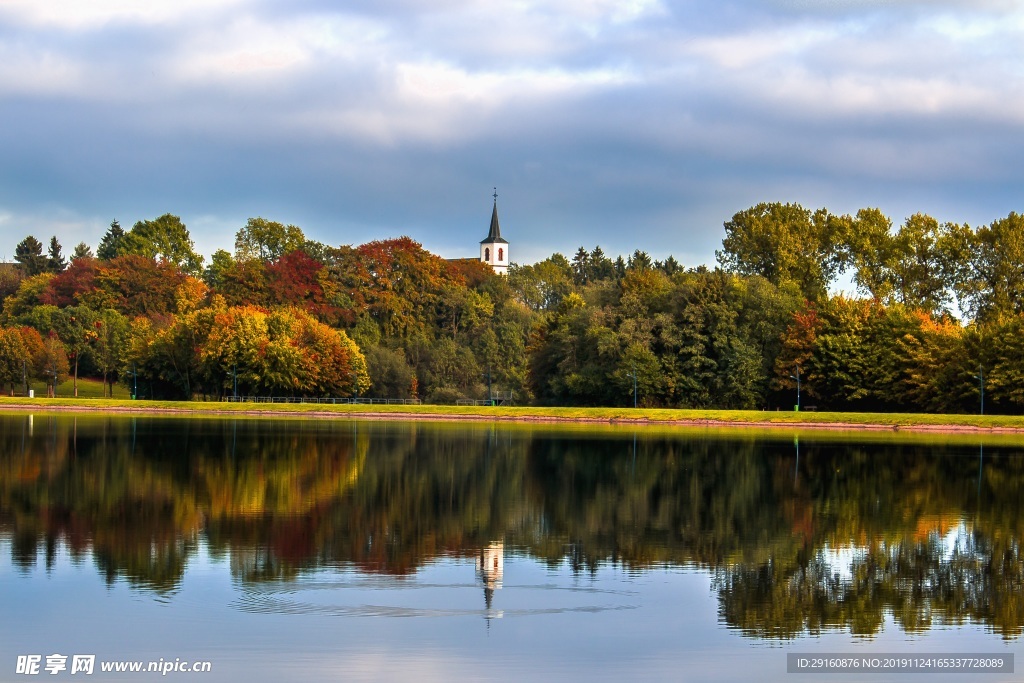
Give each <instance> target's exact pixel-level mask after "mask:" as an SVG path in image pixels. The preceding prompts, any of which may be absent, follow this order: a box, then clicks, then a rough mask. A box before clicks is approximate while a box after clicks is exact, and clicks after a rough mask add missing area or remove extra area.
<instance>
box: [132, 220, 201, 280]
mask: <svg viewBox="0 0 1024 683" xmlns="http://www.w3.org/2000/svg"><path fill="white" fill-rule="evenodd" d="M121 251H122V253H124V254H137V255H139V256H144V257H146V258H151V259H157V260H162V261H166V262H168V263H172V264H174V265H175V266H177V267H178V268H180V269H181V270H182V271H183V272H185V273H188V274H190V275H197V276H198V275H199V274H200V273H201V271H202V265H203V257H202V256H200V255H199V254H197V253H196V252H195V245H194V244H193V243H192V238H191V236H190V235H189V232H188V228H186V227H185V224H184V223H182V222H181V219H180V218H179V217H177V216H174V215H172V214H169V213H167V214H164V215H163V216H160V217H158V218H155V219H153V220H151V221H139V222H137V223H136V224H135V225H134V226H133V227H132V229H131V232H129V233H128V234H127V235H125V236H124V238H123V239H122V242H121Z"/></svg>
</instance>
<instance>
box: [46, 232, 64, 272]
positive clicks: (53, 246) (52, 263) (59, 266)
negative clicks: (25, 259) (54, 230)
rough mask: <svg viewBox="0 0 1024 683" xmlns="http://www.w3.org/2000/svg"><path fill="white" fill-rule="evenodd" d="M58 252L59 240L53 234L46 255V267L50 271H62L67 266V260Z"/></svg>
mask: <svg viewBox="0 0 1024 683" xmlns="http://www.w3.org/2000/svg"><path fill="white" fill-rule="evenodd" d="M60 252H61V246H60V242H58V241H57V236H56V235H54V236H53V237H51V238H50V249H49V251H48V252H47V257H46V269H47V270H48V271H50V272H51V273H63V272H64V269H65V268H67V267H68V262H67V260H66V259H65V258H64V257H63V256H62V255H61V253H60Z"/></svg>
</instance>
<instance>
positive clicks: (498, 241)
mask: <svg viewBox="0 0 1024 683" xmlns="http://www.w3.org/2000/svg"><path fill="white" fill-rule="evenodd" d="M480 260H481V261H483V262H484V263H487V264H490V266H491V268H493V269H494V272H495V273H497V274H498V275H505V274H506V273H508V260H509V259H508V240H505V239H502V237H501V227H500V226H499V225H498V189H497V188H495V189H494V210H493V211H491V230H490V232H488V233H487V237H485V238H484V239H482V240H480Z"/></svg>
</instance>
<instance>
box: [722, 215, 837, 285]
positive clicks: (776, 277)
mask: <svg viewBox="0 0 1024 683" xmlns="http://www.w3.org/2000/svg"><path fill="white" fill-rule="evenodd" d="M848 225H849V223H848V221H844V220H837V219H836V217H834V216H832V215H831V214H829V212H828V211H827V210H825V209H818V210H817V211H814V212H811V211H809V210H808V209H805V208H804V207H802V206H800V205H799V204H780V203H771V204H758V205H757V206H754V207H752V208H750V209H746V210H744V211H740V212H739V213H737V214H735V215H734V216H733V217H732V220H730V221H727V222H726V223H725V233H726V234H725V239H723V240H722V249H721V250H719V251H716V252H715V255H716V257H717V258H718V262H719V263H720V264H721V265H722V267H723V268H725V269H726V270H729V271H732V272H736V273H740V274H743V275H760V276H762V277H764V278H766V279H767V280H768V281H770V282H771V283H772V284H774V285H776V286H783V285H785V284H786V283H787V282H789V283H795V284H796V286H797V287H798V288H799V290H800V292H802V293H803V295H804V296H805V297H807V298H808V299H810V300H812V301H813V300H817V299H819V298H821V297H822V296H824V295H825V294H826V292H827V291H828V288H829V286H830V285H831V284H832V283H833V282H834V281H835V278H836V275H837V274H838V273H840V272H842V270H843V267H844V263H845V259H846V256H845V248H844V246H843V245H844V244H846V235H845V231H846V229H847V226H848Z"/></svg>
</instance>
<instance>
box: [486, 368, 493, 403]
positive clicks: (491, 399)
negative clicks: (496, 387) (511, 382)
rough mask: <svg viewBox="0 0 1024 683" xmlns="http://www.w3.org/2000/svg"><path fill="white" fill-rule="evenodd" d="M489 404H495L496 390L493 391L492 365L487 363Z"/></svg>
mask: <svg viewBox="0 0 1024 683" xmlns="http://www.w3.org/2000/svg"><path fill="white" fill-rule="evenodd" d="M487 405H489V406H493V405H494V392H493V391H491V365H490V363H488V364H487Z"/></svg>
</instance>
